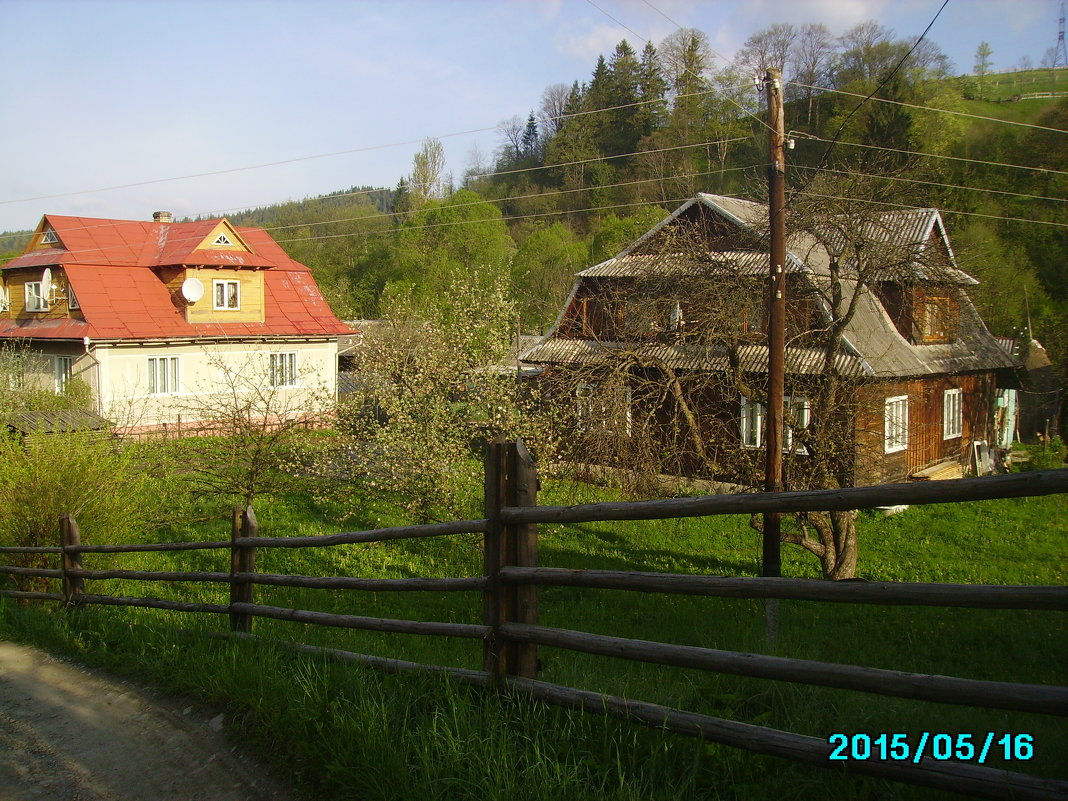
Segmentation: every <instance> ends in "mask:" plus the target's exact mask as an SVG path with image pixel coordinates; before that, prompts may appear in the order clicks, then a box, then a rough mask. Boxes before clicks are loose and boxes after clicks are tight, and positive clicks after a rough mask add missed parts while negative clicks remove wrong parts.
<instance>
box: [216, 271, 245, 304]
mask: <svg viewBox="0 0 1068 801" xmlns="http://www.w3.org/2000/svg"><path fill="white" fill-rule="evenodd" d="M230 287H233V289H234V291H233V294H232V295H231V292H230ZM220 289H222V303H221V304H220V303H219V290H220ZM231 299H232V300H233V305H231V304H230V301H231ZM211 302H212V307H213V308H214V309H215V310H216V311H238V310H240V309H241V282H240V281H238V280H237V279H236V278H215V279H213V280H212V282H211Z"/></svg>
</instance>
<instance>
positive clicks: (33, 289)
mask: <svg viewBox="0 0 1068 801" xmlns="http://www.w3.org/2000/svg"><path fill="white" fill-rule="evenodd" d="M25 291H26V311H28V312H43V311H48V298H47V297H46V296H45V294H44V283H43V282H42V281H27V282H26V284H25Z"/></svg>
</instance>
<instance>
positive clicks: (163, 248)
mask: <svg viewBox="0 0 1068 801" xmlns="http://www.w3.org/2000/svg"><path fill="white" fill-rule="evenodd" d="M220 222H221V220H203V221H200V222H192V223H162V222H139V221H135V220H103V219H93V218H88V217H61V216H52V215H46V216H45V218H44V225H45V226H46V227H51V228H52V229H53V230H54V231H55V232H56V235H57V236H58V237H59V240H60V245H61V247H56V248H48V249H45V250H35V251H31V252H29V253H26V254H24V255H22V256H19V257H18V258H16V259H13V260H12V261H10V262H8V263H7V264H6V265H4V269H5V270H12V269H18V268H25V267H42V268H43V267H46V266H61V267H62V268H63V270H64V272H65V273H66V275H67V279H68V280H69V281H70V284H71V286H72V287H73V289H74V292H75V294H76V295H77V296H78V301H79V304H80V305H81V310H82V314H83V315H84V317H85V320H63V319H60V320H56V319H52V320H49V319H39V318H23V319H18V320H0V337H25V338H35V337H41V338H46V339H81V338H83V337H86V336H88V337H90V338H92V339H136V340H144V339H161V338H178V337H249V336H256V337H262V336H336V335H338V334H348V333H351V331H350V329H349V328H348V327H347V326H346V325H345V324H344V323H342V322H341V321H340V320H338V318H337V317H336V316H335V315H334V313H333V312H332V311H331V310H330V307H329V306H328V305H327V303H326V301H325V300H324V299H323V296H322V294H321V293H320V292H319V287H318V286H317V285H316V283H315V279H314V278H313V277H312V275H311V270H309V269H308V267H306V266H305V265H303V264H301V263H299V262H296V261H294V260H293V259H291V258H289V256H288V255H287V254H286V253H285V251H284V250H282V248H281V247H279V245H278V243H276V242H275V241H274V240H273V239H272V238H271V237H270V235H269V234H268V233H267V232H266V231H264V230H263V229H262V228H235V229H234V230H235V231H237V233H238V234H239V235H240V237H241V238H242V239H243V240H244V241H245V243H246V244H247V245H248V246H249V247H250V248H251V249H252V251H253V252H252V253H247V252H244V251H237V250H210V249H209V250H196V248H197V246H198V245H200V244H201V243H202V242H203V241H204V239H205V238H206V237H207V236H208V235H209V234H211V232H212V231H213V230H214V229H215V227H216V226H217V225H218V224H219V223H220ZM183 264H184V265H203V266H216V267H229V266H232V267H234V268H235V269H239V268H242V267H244V268H249V267H254V268H263V269H262V274H263V281H264V308H265V311H264V321H263V322H262V323H259V322H254V323H250V322H235V323H198V324H193V323H189V322H187V321H186V319H185V315H184V313H183V311H182V308H181V307H180V305H176V304H175V302H174V300H173V299H172V297H171V293H170V292H169V291H168V289H167V287H166V285H165V284H164V283H163V281H162V280H161V278H160V276H159V274H158V273H157V272H156V270H154V269H153V268H159V267H167V266H175V265H183Z"/></svg>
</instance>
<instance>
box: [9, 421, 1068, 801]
mask: <svg viewBox="0 0 1068 801" xmlns="http://www.w3.org/2000/svg"><path fill="white" fill-rule="evenodd" d="M485 479H486V480H485V487H486V489H485V506H484V510H485V517H484V518H480V519H474V520H459V521H450V522H445V523H430V524H425V525H416V526H397V527H391V528H385V529H375V530H367V531H355V532H345V533H341V534H332V535H326V536H302V537H261V536H259V526H258V523H257V521H256V518H255V514H254V513H253V511H252V509H251V508H248V509H244V510H240V509H239V510H235V513H234V516H233V519H232V521H231V537H230V539H229V540H216V541H209V542H184V543H157V544H129V545H92V544H85V543H82V542H81V541H80V535H79V532H78V527H77V524H76V522H75V521H74V520H73V518H70V517H69V516H66V515H65V516H64V517H63V519H62V520H61V525H60V543H61V545H60V547H28V546H27V547H12V548H0V556H2V555H6V554H9V555H22V556H23V557H25V556H49V555H54V556H58V557H59V560H60V561H61V566H60V568H59V569H54V568H45V567H22V566H6V565H5V566H0V576H3V575H6V576H10V577H12V578H14V579H39V580H41V581H43V582H48V581H56V580H59V581H62V584H63V592H62V593H49V592H39V591H36V587H34V588H33V591H31V590H23V589H19V590H8V589H5V590H3V591H2V592H0V594H3V595H5V596H8V597H11V598H14V599H17V600H19V601H22V602H30V601H61V602H64V603H65V604H66V605H68V606H72V607H80V606H89V605H100V606H116V607H141V608H149V609H160V610H167V611H175V612H183V613H200V614H218V615H228V616H229V620H230V629H231V633H230V635H229V636H232V637H237V638H250V637H251V638H253V639H257V640H258V639H262V638H258V637H255V636H254V635H253V634H252V633H251V631H252V625H253V620H254V619H256V618H262V619H273V620H279V621H286V622H290V623H297V624H303V625H314V626H327V627H335V628H343V629H357V630H365V631H376V632H389V633H399V634H409V635H426V636H440V637H454V638H461V639H468V640H476V641H479V642H480V643H481V646H482V653H483V660H482V662H483V669H482V670H469V669H464V668H453V667H446V666H440V665H425V664H420V663H414V662H406V661H404V660H397V659H389V658H385V657H379V656H372V655H365V654H353V653H351V652H347V651H341V650H337V649H327V648H319V647H315V646H309V645H303V644H300V643H292V642H284V643H282V644H284V645H286V646H287V647H290V648H293V649H294V650H297V651H300V652H304V653H319V654H326V655H329V656H330V657H331V658H336V659H340V660H342V661H346V662H350V663H353V664H360V665H365V666H368V667H373V668H376V669H380V670H388V671H393V672H403V671H409V670H421V671H427V670H430V671H434V672H439V673H444V674H448V675H451V676H454V677H456V678H459V679H461V680H463V681H466V682H469V683H472V684H475V685H478V686H482V687H485V688H486V689H487V690H488V691H494V692H510V693H520V694H527V695H530V696H532V697H535V698H539V699H541V700H544V701H546V702H548V703H553V704H558V705H563V706H569V707H573V708H577V709H584V710H586V711H590V712H597V713H600V714H609V715H614V716H618V717H621V718H625V719H628V720H632V721H635V722H639V723H643V724H645V725H651V726H655V727H658V728H664V729H667V730H669V731H673V732H678V733H682V734H688V735H691V736H696V737H701V738H703V739H705V740H708V741H710V742H718V743H724V744H728V745H733V746H736V747H739V748H744V749H747V750H749V751H753V752H756V753H764V754H772V755H776V756H781V757H785V758H788V759H794V760H797V761H802V762H809V763H813V764H819V765H823V766H828V765H833V764H834V763H831V762H829V760H828V756H829V753H830V745H829V744H828V743H827V741H826V740H821V739H818V738H813V737H807V736H804V735H799V734H794V733H790V732H783V731H779V730H777V729H771V728H766V727H761V726H754V725H751V724H746V723H740V722H735V721H729V720H723V719H720V718H715V717H711V716H707V715H701V714H697V713H693V712H686V711H683V710H677V709H672V708H670V707H665V706H660V705H657V704H651V703H647V702H642V701H632V700H627V699H623V698H620V697H617V696H614V695H606V694H603V693H595V692H590V691H585V690H579V689H576V688H570V687H562V686H559V685H554V684H549V683H546V682H544V681H539V680H538V679H537V673H538V665H539V662H538V648H539V647H548V648H559V649H564V650H569V651H575V652H581V653H588V654H594V655H599V656H605V657H609V658H616V659H623V660H628V661H634V662H644V663H650V664H658V665H665V666H669V667H676V668H686V669H699V670H706V671H711V672H715V673H723V674H729V675H737V676H744V677H750V678H754V679H762V680H774V681H787V682H793V683H798V684H805V685H812V686H821V687H828V688H833V689H836V690H851V691H860V692H866V693H873V694H877V695H882V696H892V697H899V698H908V699H913V700H918V701H925V702H937V703H944V704H958V705H967V706H977V707H984V708H989V709H1006V710H1016V711H1021V712H1028V713H1041V714H1052V715H1068V688H1066V687H1056V686H1045V685H1034V684H1023V683H1013V682H994V681H979V680H974V679H964V678H956V677H952V676H938V675H927V674H917V673H908V672H904V671H897V670H888V669H883V668H869V667H860V666H856V665H845V664H836V663H828V662H819V661H813V660H801V659H790V658H785V657H774V656H767V655H761V654H752V653H742V652H735V651H725V650H718V649H713V648H704V647H697V646H683V645H673V644H669V643H662V642H655V641H649V640H638V639H628V638H620V637H612V636H607V635H600V634H591V633H587V632H582V631H576V630H572V629H567V628H550V627H545V626H541V625H539V624H538V588H539V587H540V586H556V587H576V588H587V589H606V590H616V591H630V592H642V593H667V594H681V595H689V596H706V597H723V598H748V599H786V600H796V601H818V602H831V603H850V604H857V603H862V604H878V605H916V606H938V607H963V608H976V609H1019V610H1061V611H1064V610H1068V587H1063V586H1045V587H1041V586H1039V587H1036V586H988V585H959V584H920V583H899V582H866V581H860V580H857V581H842V582H826V581H815V580H807V579H784V578H755V577H748V578H735V577H724V576H707V575H685V574H669V573H652V572H629V571H610V570H567V569H560V568H546V567H539V566H538V565H537V561H538V559H537V532H536V524H538V523H542V524H570V523H582V522H593V521H622V520H652V519H668V518H678V517H696V516H704V515H724V514H744V515H750V514H757V513H761V512H768V511H772V512H779V513H790V512H823V511H835V510H849V509H862V508H872V507H877V506H892V505H900V504H926V503H954V502H960V501H974V500H986V499H995V498H1015V497H1026V496H1036V495H1047V494H1053V493H1068V470H1048V471H1037V472H1031V473H1024V474H1014V475H1008V476H996V477H987V478H980V479H961V480H954V481H940V482H925V483H910V484H894V485H882V486H877V487H860V488H847V489H840V490H820V491H811V492H785V493H748V494H741V495H713V496H703V497H698V498H678V499H667V500H659V501H642V502H622V503H595V504H581V505H577V506H538V505H537V500H536V498H537V484H538V479H537V472H536V470H535V469H534V464H533V460H532V459H531V458H530V456H529V454H527V453H526V451H525V449H524V448H523V446H522V444H521V443H519V442H505V441H503V440H497V441H495V442H494V443H492V444H491V446H490V448H489V451H488V454H487V458H486V475H485ZM460 534H481V535H482V549H483V570H482V575H480V576H471V577H457V578H453V577H441V578H430V577H414V578H397V579H387V578H361V577H356V576H293V575H280V574H271V573H264V572H260V571H258V570H257V569H256V555H257V552H258V551H259V549H261V548H321V547H333V546H340V545H358V544H369V543H376V542H385V541H395V540H406V539H415V538H425V537H440V536H453V535H460ZM212 549H215V550H224V551H228V552H229V553H230V570H229V571H214V572H212V571H204V572H196V571H162V570H154V571H149V570H124V569H101V570H93V569H86V568H84V567H83V565H82V562H81V560H82V556H83V555H84V554H124V553H128V554H135V553H148V552H159V553H167V552H175V553H177V552H181V551H194V550H212ZM107 580H121V581H131V582H174V583H178V584H185V583H189V582H203V583H205V584H216V585H228V586H229V588H230V599H229V603H196V602H186V601H177V600H168V599H163V598H145V597H123V596H114V595H101V594H90V593H87V592H86V591H85V587H84V584H85V582H86V581H107ZM257 586H273V587H282V588H307V589H323V590H331V591H355V592H372V593H373V592H478V593H480V594H481V596H482V621H481V623H452V622H433V621H415V620H401V619H393V618H382V617H370V616H362V615H350V614H335V613H328V612H317V611H310V610H304V609H291V608H286V607H282V606H272V605H266V604H263V603H256V602H255V598H254V588H255V587H257ZM844 767H845V768H846V769H847V770H851V771H855V772H858V773H863V774H868V775H872V776H880V777H883V778H890V779H894V780H897V781H905V782H909V783H913V784H920V785H926V786H931V787H938V788H942V789H949V790H954V791H957V792H964V793H968V794H970V795H974V796H976V797H983V798H1002V799H1010V798H1011V799H1020V798H1062V799H1068V782H1061V781H1053V780H1047V779H1040V778H1035V777H1031V776H1027V775H1024V774H1020V773H1011V772H1006V771H1002V770H997V769H993V768H986V767H979V766H974V765H968V764H962V763H959V762H940V761H935V760H932V759H924V760H922V761H921V762H920V763H919V764H901V763H899V762H896V761H879V760H871V761H863V760H849V761H848V762H847V763H845V764H844Z"/></svg>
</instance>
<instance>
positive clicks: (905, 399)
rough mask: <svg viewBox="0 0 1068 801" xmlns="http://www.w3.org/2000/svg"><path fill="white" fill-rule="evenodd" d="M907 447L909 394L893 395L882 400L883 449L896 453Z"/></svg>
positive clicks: (886, 451)
mask: <svg viewBox="0 0 1068 801" xmlns="http://www.w3.org/2000/svg"><path fill="white" fill-rule="evenodd" d="M908 447H909V396H908V395H895V396H894V397H892V398H887V399H886V400H885V401H884V402H883V451H884V452H885V453H898V452H899V451H904V450H908Z"/></svg>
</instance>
